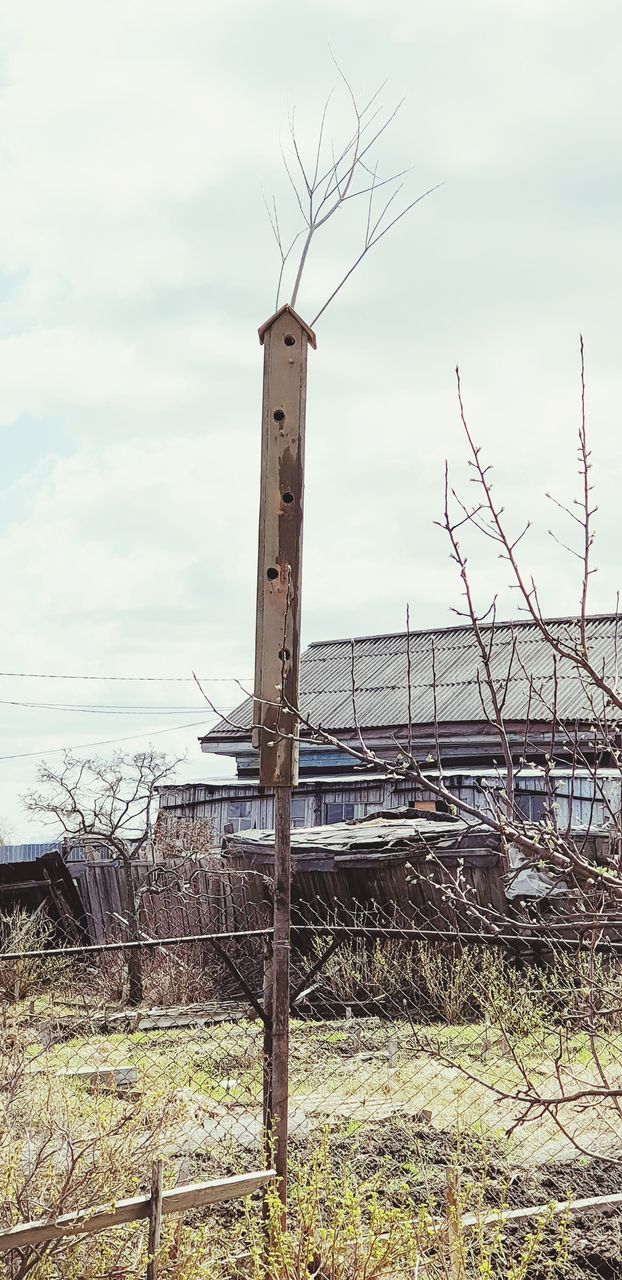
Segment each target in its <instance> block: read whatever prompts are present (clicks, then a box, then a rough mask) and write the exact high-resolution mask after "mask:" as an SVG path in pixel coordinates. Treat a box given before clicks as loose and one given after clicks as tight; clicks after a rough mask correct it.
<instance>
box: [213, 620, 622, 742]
mask: <svg viewBox="0 0 622 1280" xmlns="http://www.w3.org/2000/svg"><path fill="white" fill-rule="evenodd" d="M621 622H622V619H620V617H618V615H601V616H598V617H593V618H589V619H588V624H587V634H588V646H589V652H590V657H591V659H592V661H593V663H594V664H595V665H596V666H597V667H598V669H599V670H600V671H602V672H604V674H605V675H606V677H607V678H608V679H609V680H610V681H611V682H613V681H614V680H615V677H616V674H617V671H618V668H619V659H618V651H619V650H620V651H621V652H622V628H621ZM548 625H549V627H550V629H551V630H552V631H553V633H554V634H555V636H556V637H557V638H558V639H560V640H563V641H566V642H569V643H571V644H573V645H576V644H577V643H578V638H579V623H578V619H577V618H560V619H555V620H552V621H550V622H549V624H548ZM482 631H483V633H484V634H485V635H486V637H487V638H490V636H491V632H492V628H491V627H490V626H488V627H482ZM353 666H354V682H355V688H356V694H355V698H353V691H352V667H353ZM409 666H410V681H409V679H408V669H409ZM492 669H493V675H494V679H495V683H496V685H497V687H498V688H499V689H501V688H503V686H504V685H505V682H506V681H507V696H506V699H505V706H504V717H505V720H506V721H511V720H516V721H524V720H527V719H529V720H530V721H531V722H534V721H536V720H541V721H550V720H551V718H552V715H551V713H552V708H553V706H556V711H557V718H558V719H559V720H571V721H572V720H583V721H588V722H591V721H592V720H593V719H594V717H595V715H597V714H598V712H599V710H600V711H601V712H602V709H603V708H602V698H601V699H600V702H599V695H598V691H597V690H595V689H594V686H593V685H592V684H591V683H589V682H587V681H584V680H583V679H582V677H581V675H580V674H579V673H578V672H577V670H576V668H575V667H574V666H573V665H572V664H571V663H570V662H568V661H564V660H563V659H557V663H555V659H554V653H553V651H552V649H551V646H550V645H549V644H548V642H547V641H546V640H545V639H544V637H543V636H542V635H541V633H540V631H539V629H538V628H537V626H536V625H535V623H533V622H509V623H497V624H496V625H495V628H494V636H493V641H492ZM433 670H434V671H435V673H436V680H435V681H434V680H433ZM483 675H484V673H483V665H482V659H481V655H480V651H479V648H478V645H477V641H476V639H475V636H474V633H473V629H472V627H470V626H459V627H448V628H444V629H442V630H437V631H413V632H411V634H410V637H409V636H408V635H407V634H406V633H405V632H397V633H394V634H391V635H379V636H361V637H359V638H358V639H354V640H351V639H346V640H323V641H318V642H316V643H315V644H312V645H310V646H309V648H308V649H306V650H305V652H304V653H303V655H302V659H301V670H300V706H301V711H302V713H303V715H305V716H307V717H308V718H309V720H310V721H311V723H312V724H314V725H321V726H322V728H323V729H325V730H327V731H328V732H331V731H335V732H337V733H339V732H342V731H343V730H346V729H354V728H355V727H356V726H355V718H356V720H357V721H358V724H359V726H360V728H361V729H372V728H381V727H382V726H392V727H398V726H401V725H405V724H407V723H408V701H409V683H410V702H411V716H412V722H413V724H421V725H423V724H432V723H434V721H435V719H438V720H439V721H440V722H441V723H443V722H445V723H449V722H460V721H464V722H473V721H485V720H486V719H487V717H486V713H485V710H484V707H483V706H482V699H484V702H485V704H486V707H488V706H489V695H488V694H487V692H486V690H485V689H484V688H483V683H482V682H483ZM595 696H596V705H595ZM354 703H356V717H355V714H354ZM229 720H230V723H228V722H227V721H225V720H221V721H220V722H219V723H218V724H217V725H215V726H214V728H213V729H211V730H210V732H209V733H208V734H206V735H205V737H204V738H202V739H201V741H202V742H203V743H205V745H206V747H207V749H208V750H209V747H210V744H211V743H216V742H217V741H225V740H226V741H230V740H231V739H235V738H240V739H244V738H247V737H248V734H249V731H250V728H251V724H252V699H251V698H248V699H246V701H245V702H244V703H242V704H241V706H240V707H238V708H237V710H236V711H234V712H232V713H231V716H230V717H229ZM234 726H235V727H234Z"/></svg>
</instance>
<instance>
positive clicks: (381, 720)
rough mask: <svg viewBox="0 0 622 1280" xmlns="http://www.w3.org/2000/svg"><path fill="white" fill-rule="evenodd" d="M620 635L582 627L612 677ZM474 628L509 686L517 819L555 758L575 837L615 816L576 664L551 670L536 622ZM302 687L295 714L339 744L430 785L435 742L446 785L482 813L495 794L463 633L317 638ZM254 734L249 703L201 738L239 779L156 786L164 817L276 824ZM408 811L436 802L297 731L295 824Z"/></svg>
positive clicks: (478, 679)
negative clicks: (400, 759)
mask: <svg viewBox="0 0 622 1280" xmlns="http://www.w3.org/2000/svg"><path fill="white" fill-rule="evenodd" d="M550 626H551V627H552V628H553V629H554V631H555V633H556V634H557V635H558V636H559V638H560V639H565V640H567V641H568V640H569V641H572V642H573V643H576V641H577V638H578V626H579V624H578V620H577V619H576V618H562V619H557V620H555V621H553V622H551V623H550ZM619 626H620V620H619V618H618V616H617V615H600V616H596V617H591V618H589V620H588V628H587V630H588V644H589V646H590V651H591V653H592V654H593V656H594V658H595V660H596V661H597V663H598V665H599V667H600V668H601V669H602V670H603V671H605V672H606V673H607V674H608V675H609V676H610V677H611V678H614V677H615V672H616V668H617V663H618V652H619V650H620V643H619V635H618V631H619ZM482 631H483V634H484V636H485V637H486V638H487V640H489V641H490V642H491V665H492V671H493V677H494V680H495V682H496V683H497V684H498V687H500V688H501V687H503V689H504V690H505V710H504V716H505V726H506V730H507V733H508V738H509V742H510V746H511V750H512V756H513V760H514V763H515V766H516V768H517V770H518V773H517V777H516V802H517V805H518V808H519V810H520V811H521V812H522V813H523V814H524V816H525V817H526V818H529V819H532V820H538V819H539V818H540V817H542V816H543V813H544V812H545V810H546V806H547V805H548V804H549V796H548V795H547V792H546V788H545V785H544V781H543V773H542V765H543V761H544V760H545V758H546V757H547V756H548V755H553V756H554V759H555V772H554V787H555V793H556V803H557V805H558V815H559V819H560V821H561V822H563V823H564V824H565V823H569V824H570V825H572V826H573V827H574V828H578V827H579V828H580V827H582V826H583V827H586V826H600V825H601V824H602V823H603V822H605V821H606V819H607V816H608V814H610V813H611V812H616V813H617V812H618V811H619V810H620V770H619V769H618V767H617V765H616V762H615V760H614V759H613V758H612V757H611V754H608V753H607V752H606V751H604V750H602V749H599V750H598V754H596V753H595V749H594V739H595V734H594V716H595V709H594V690H593V688H590V687H589V686H586V684H585V683H584V681H583V680H582V679H581V677H580V675H578V673H577V671H576V669H575V667H574V666H572V665H571V664H570V663H568V662H564V661H563V660H561V659H558V660H557V662H554V658H553V654H552V651H551V648H550V646H549V645H548V644H547V642H546V641H545V640H544V639H543V637H542V635H541V633H540V631H539V629H538V628H537V626H536V625H535V624H534V623H533V622H523V621H520V622H513V623H504V624H500V623H497V624H496V626H495V628H494V632H493V631H492V630H491V628H490V627H488V628H487V627H483V628H482ZM300 690H301V692H300V707H301V711H302V713H303V715H304V716H305V717H306V718H307V719H308V721H309V722H310V724H311V725H315V726H318V725H319V726H321V727H322V728H323V729H324V730H325V731H327V732H328V733H330V734H331V735H333V736H334V737H335V738H336V739H338V740H339V742H340V743H344V744H353V745H356V744H357V742H358V740H359V733H360V734H361V735H362V737H363V739H364V741H365V743H366V744H367V746H368V747H369V748H370V749H371V750H372V751H373V752H374V753H375V754H376V756H377V758H378V759H379V760H394V759H395V758H396V757H397V756H399V755H400V754H401V753H403V752H407V751H408V750H411V751H412V753H413V755H414V756H415V758H416V759H417V761H418V762H419V763H420V764H421V765H422V766H424V767H425V768H426V769H428V768H429V773H430V776H431V777H432V776H433V775H434V774H435V772H436V764H435V761H436V758H437V747H438V746H440V751H441V758H442V763H443V773H444V778H445V781H446V782H447V785H448V786H449V789H450V790H451V791H452V792H453V793H454V794H455V795H457V796H459V797H461V798H463V799H466V800H469V801H470V802H472V803H474V804H476V806H478V807H481V808H485V807H486V804H487V791H488V790H489V789H490V788H495V787H498V786H500V785H502V778H501V773H502V770H503V757H502V753H501V744H500V740H499V734H498V732H497V730H496V729H495V727H494V725H493V724H492V723H491V716H490V707H489V698H488V697H487V693H486V685H485V680H484V674H483V670H482V660H481V655H480V651H479V648H478V645H477V643H476V639H475V636H474V634H473V630H472V628H471V627H470V626H464V625H463V626H455V627H446V628H442V629H436V630H426V631H413V632H410V633H405V632H398V633H394V634H390V635H373V636H363V637H359V638H357V639H354V640H352V639H343V640H327V641H317V642H315V643H313V644H311V645H309V647H308V648H307V649H306V650H305V652H304V653H303V655H302V660H301V672H300ZM553 707H554V708H555V714H553ZM252 725H253V703H252V699H251V698H248V699H247V700H246V701H245V702H243V703H242V705H241V706H239V707H238V708H236V709H235V710H234V711H232V713H231V715H230V716H228V717H227V718H226V719H223V720H221V721H220V722H219V723H218V724H217V725H215V727H214V728H213V729H211V730H210V731H209V733H207V734H205V735H204V736H203V737H202V738H201V740H200V742H201V748H202V750H203V751H204V752H206V753H207V754H208V755H219V756H228V757H231V758H232V759H233V760H234V761H235V767H236V777H235V779H233V780H231V781H226V780H225V779H220V780H218V781H215V782H209V781H206V782H205V783H201V784H196V783H193V784H190V785H187V786H167V787H164V788H162V790H161V792H160V805H161V807H162V809H163V810H165V811H168V812H171V813H173V814H180V815H183V816H186V817H192V816H197V817H206V818H209V819H210V820H211V822H212V824H213V827H214V831H215V833H216V834H217V835H218V834H219V833H222V832H225V831H227V830H228V831H240V830H245V829H252V828H257V829H261V828H264V829H265V828H270V827H271V826H272V825H273V802H272V792H271V789H270V788H268V787H262V786H261V785H260V783H259V777H258V758H257V751H256V750H255V748H254V747H253V745H252ZM595 770H596V771H597V774H595ZM404 804H408V805H413V804H416V805H418V806H419V807H421V808H424V809H425V808H428V809H430V808H432V807H434V800H433V797H432V794H431V793H426V792H425V791H422V790H421V789H420V788H416V787H415V785H414V783H413V782H412V780H409V779H399V778H395V777H390V776H388V775H387V773H386V771H383V769H382V767H381V766H380V765H378V766H374V767H372V768H369V767H361V765H360V764H359V763H358V762H357V761H356V760H354V759H353V757H352V756H351V755H349V754H348V752H347V751H345V750H343V749H340V747H339V746H333V745H327V744H325V743H323V742H321V741H318V740H317V738H314V736H313V734H312V733H311V731H310V730H309V729H307V728H306V727H304V726H303V727H302V730H301V733H300V779H299V783H298V785H297V787H296V789H295V792H294V797H293V826H294V827H295V828H296V827H312V826H318V825H322V824H324V825H325V824H331V823H335V822H343V821H348V820H352V819H355V818H359V817H362V816H364V815H365V814H366V813H369V812H370V811H373V810H376V809H378V808H394V807H398V806H401V805H404Z"/></svg>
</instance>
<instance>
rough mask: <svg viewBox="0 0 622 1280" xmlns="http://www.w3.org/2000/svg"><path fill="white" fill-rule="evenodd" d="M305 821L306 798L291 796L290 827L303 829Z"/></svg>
mask: <svg viewBox="0 0 622 1280" xmlns="http://www.w3.org/2000/svg"><path fill="white" fill-rule="evenodd" d="M306 820H307V798H306V796H292V827H304V826H306Z"/></svg>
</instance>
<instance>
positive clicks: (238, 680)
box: [0, 671, 250, 684]
mask: <svg viewBox="0 0 622 1280" xmlns="http://www.w3.org/2000/svg"><path fill="white" fill-rule="evenodd" d="M0 678H1V679H11V680H115V681H123V682H128V683H135V684H139V683H143V684H195V683H196V682H195V678H194V676H92V675H76V674H69V675H67V674H64V673H62V672H60V671H0ZM199 679H200V680H201V681H202V682H203V683H205V684H248V683H250V676H199Z"/></svg>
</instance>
